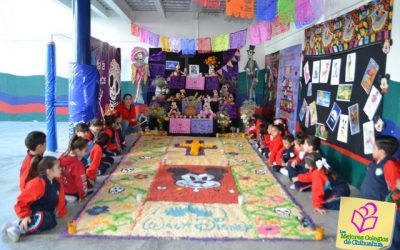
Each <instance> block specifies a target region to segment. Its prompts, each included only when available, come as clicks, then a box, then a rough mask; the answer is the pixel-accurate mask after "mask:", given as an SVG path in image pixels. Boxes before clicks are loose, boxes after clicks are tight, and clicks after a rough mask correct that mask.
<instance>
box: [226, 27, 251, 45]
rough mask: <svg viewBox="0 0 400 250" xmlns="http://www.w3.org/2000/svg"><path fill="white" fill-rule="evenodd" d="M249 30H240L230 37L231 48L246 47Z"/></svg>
mask: <svg viewBox="0 0 400 250" xmlns="http://www.w3.org/2000/svg"><path fill="white" fill-rule="evenodd" d="M246 37H247V29H244V30H240V31H237V32H234V33H231V34H230V35H229V48H230V49H237V48H242V47H244V46H245V45H246Z"/></svg>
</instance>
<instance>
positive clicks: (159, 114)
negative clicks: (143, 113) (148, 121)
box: [148, 103, 168, 128]
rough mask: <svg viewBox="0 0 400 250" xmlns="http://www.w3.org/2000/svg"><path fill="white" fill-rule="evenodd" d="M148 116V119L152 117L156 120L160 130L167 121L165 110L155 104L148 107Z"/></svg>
mask: <svg viewBox="0 0 400 250" xmlns="http://www.w3.org/2000/svg"><path fill="white" fill-rule="evenodd" d="M148 114H149V116H150V117H153V118H154V119H156V120H157V122H158V125H159V126H160V127H161V128H162V127H163V124H164V122H165V121H166V120H168V117H167V110H166V109H165V108H164V107H161V106H160V105H159V104H157V103H154V104H151V105H150V106H149V111H148Z"/></svg>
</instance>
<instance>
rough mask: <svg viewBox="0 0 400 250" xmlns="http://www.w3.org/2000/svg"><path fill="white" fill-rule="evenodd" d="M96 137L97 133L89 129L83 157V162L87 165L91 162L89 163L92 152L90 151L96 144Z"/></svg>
mask: <svg viewBox="0 0 400 250" xmlns="http://www.w3.org/2000/svg"><path fill="white" fill-rule="evenodd" d="M94 138H95V135H94V134H93V133H92V131H90V130H89V132H88V135H87V138H86V139H87V141H88V144H87V149H86V153H85V155H84V156H83V157H82V159H81V162H82V163H83V165H84V166H87V165H88V164H89V163H88V161H89V154H90V151H92V148H93V145H94Z"/></svg>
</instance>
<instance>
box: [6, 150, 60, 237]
mask: <svg viewBox="0 0 400 250" xmlns="http://www.w3.org/2000/svg"><path fill="white" fill-rule="evenodd" d="M30 171H31V172H32V173H31V175H32V176H34V175H36V177H35V178H33V179H32V180H30V181H29V182H28V183H27V184H26V186H25V189H24V190H23V191H22V192H21V194H20V195H19V196H18V199H17V203H16V204H15V207H14V209H15V213H16V214H17V216H18V218H19V221H18V222H17V223H14V224H13V223H7V224H5V225H3V226H2V229H1V231H2V234H3V235H4V236H7V237H8V238H9V239H11V240H12V241H14V242H17V241H18V240H19V238H20V236H21V235H28V234H36V233H41V232H43V231H47V230H50V229H52V228H54V227H55V226H56V225H57V220H56V216H58V217H60V218H61V217H64V216H65V215H66V213H67V210H66V208H65V199H64V190H63V185H62V183H61V181H60V180H59V178H60V176H61V168H60V165H59V161H58V160H57V158H55V157H52V156H45V157H42V156H41V155H37V156H35V157H34V158H33V160H32V165H31V169H30Z"/></svg>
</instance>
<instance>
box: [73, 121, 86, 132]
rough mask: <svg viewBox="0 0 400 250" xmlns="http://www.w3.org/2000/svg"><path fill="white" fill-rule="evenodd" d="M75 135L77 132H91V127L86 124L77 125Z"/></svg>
mask: <svg viewBox="0 0 400 250" xmlns="http://www.w3.org/2000/svg"><path fill="white" fill-rule="evenodd" d="M74 131H75V133H76V132H89V126H88V125H87V124H86V123H83V122H82V123H78V124H76V126H75V128H74Z"/></svg>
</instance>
